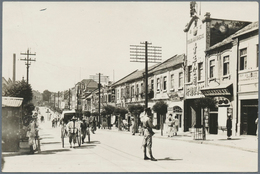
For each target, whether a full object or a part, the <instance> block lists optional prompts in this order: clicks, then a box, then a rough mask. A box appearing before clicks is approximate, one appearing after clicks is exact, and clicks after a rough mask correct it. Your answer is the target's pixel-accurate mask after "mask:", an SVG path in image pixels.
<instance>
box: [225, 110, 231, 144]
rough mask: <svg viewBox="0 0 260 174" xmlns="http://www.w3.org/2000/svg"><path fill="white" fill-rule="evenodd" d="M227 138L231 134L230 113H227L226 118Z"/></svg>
mask: <svg viewBox="0 0 260 174" xmlns="http://www.w3.org/2000/svg"><path fill="white" fill-rule="evenodd" d="M226 126H227V139H228V140H230V139H231V138H230V137H231V135H232V120H231V115H230V114H228V119H227V125H226Z"/></svg>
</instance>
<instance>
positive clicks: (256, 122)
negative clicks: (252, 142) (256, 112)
mask: <svg viewBox="0 0 260 174" xmlns="http://www.w3.org/2000/svg"><path fill="white" fill-rule="evenodd" d="M255 124H256V133H255V134H256V136H257V133H258V117H257V118H256V120H255Z"/></svg>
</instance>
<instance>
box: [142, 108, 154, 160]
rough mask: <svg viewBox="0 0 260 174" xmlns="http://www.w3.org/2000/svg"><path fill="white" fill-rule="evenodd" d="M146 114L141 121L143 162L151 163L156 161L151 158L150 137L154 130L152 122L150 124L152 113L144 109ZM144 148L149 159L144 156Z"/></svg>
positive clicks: (148, 109)
mask: <svg viewBox="0 0 260 174" xmlns="http://www.w3.org/2000/svg"><path fill="white" fill-rule="evenodd" d="M145 112H146V117H147V118H146V119H144V121H143V127H144V141H143V150H144V160H149V159H151V160H152V161H157V159H155V158H154V157H153V154H152V136H153V135H154V132H153V130H152V128H154V125H153V122H152V111H151V109H150V108H146V109H145ZM146 147H147V148H148V152H149V154H150V158H148V157H147V155H146Z"/></svg>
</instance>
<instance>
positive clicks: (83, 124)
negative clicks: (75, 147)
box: [80, 116, 88, 144]
mask: <svg viewBox="0 0 260 174" xmlns="http://www.w3.org/2000/svg"><path fill="white" fill-rule="evenodd" d="M80 128H81V133H82V144H83V143H84V140H85V138H86V134H87V128H88V123H87V118H86V116H84V117H83V119H82V122H81V123H80Z"/></svg>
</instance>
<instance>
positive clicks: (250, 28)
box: [206, 21, 258, 51]
mask: <svg viewBox="0 0 260 174" xmlns="http://www.w3.org/2000/svg"><path fill="white" fill-rule="evenodd" d="M254 30H258V21H257V22H253V23H251V24H249V25H247V26H245V27H244V28H242V29H240V30H238V31H237V32H236V33H234V34H232V35H230V36H229V37H227V38H226V39H224V40H223V41H221V42H219V43H217V44H215V45H213V46H211V47H210V48H208V49H207V50H206V51H210V50H213V49H215V48H219V47H221V46H223V45H226V44H229V43H232V42H233V39H234V38H236V37H238V36H241V35H243V34H246V33H249V32H251V31H254Z"/></svg>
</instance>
